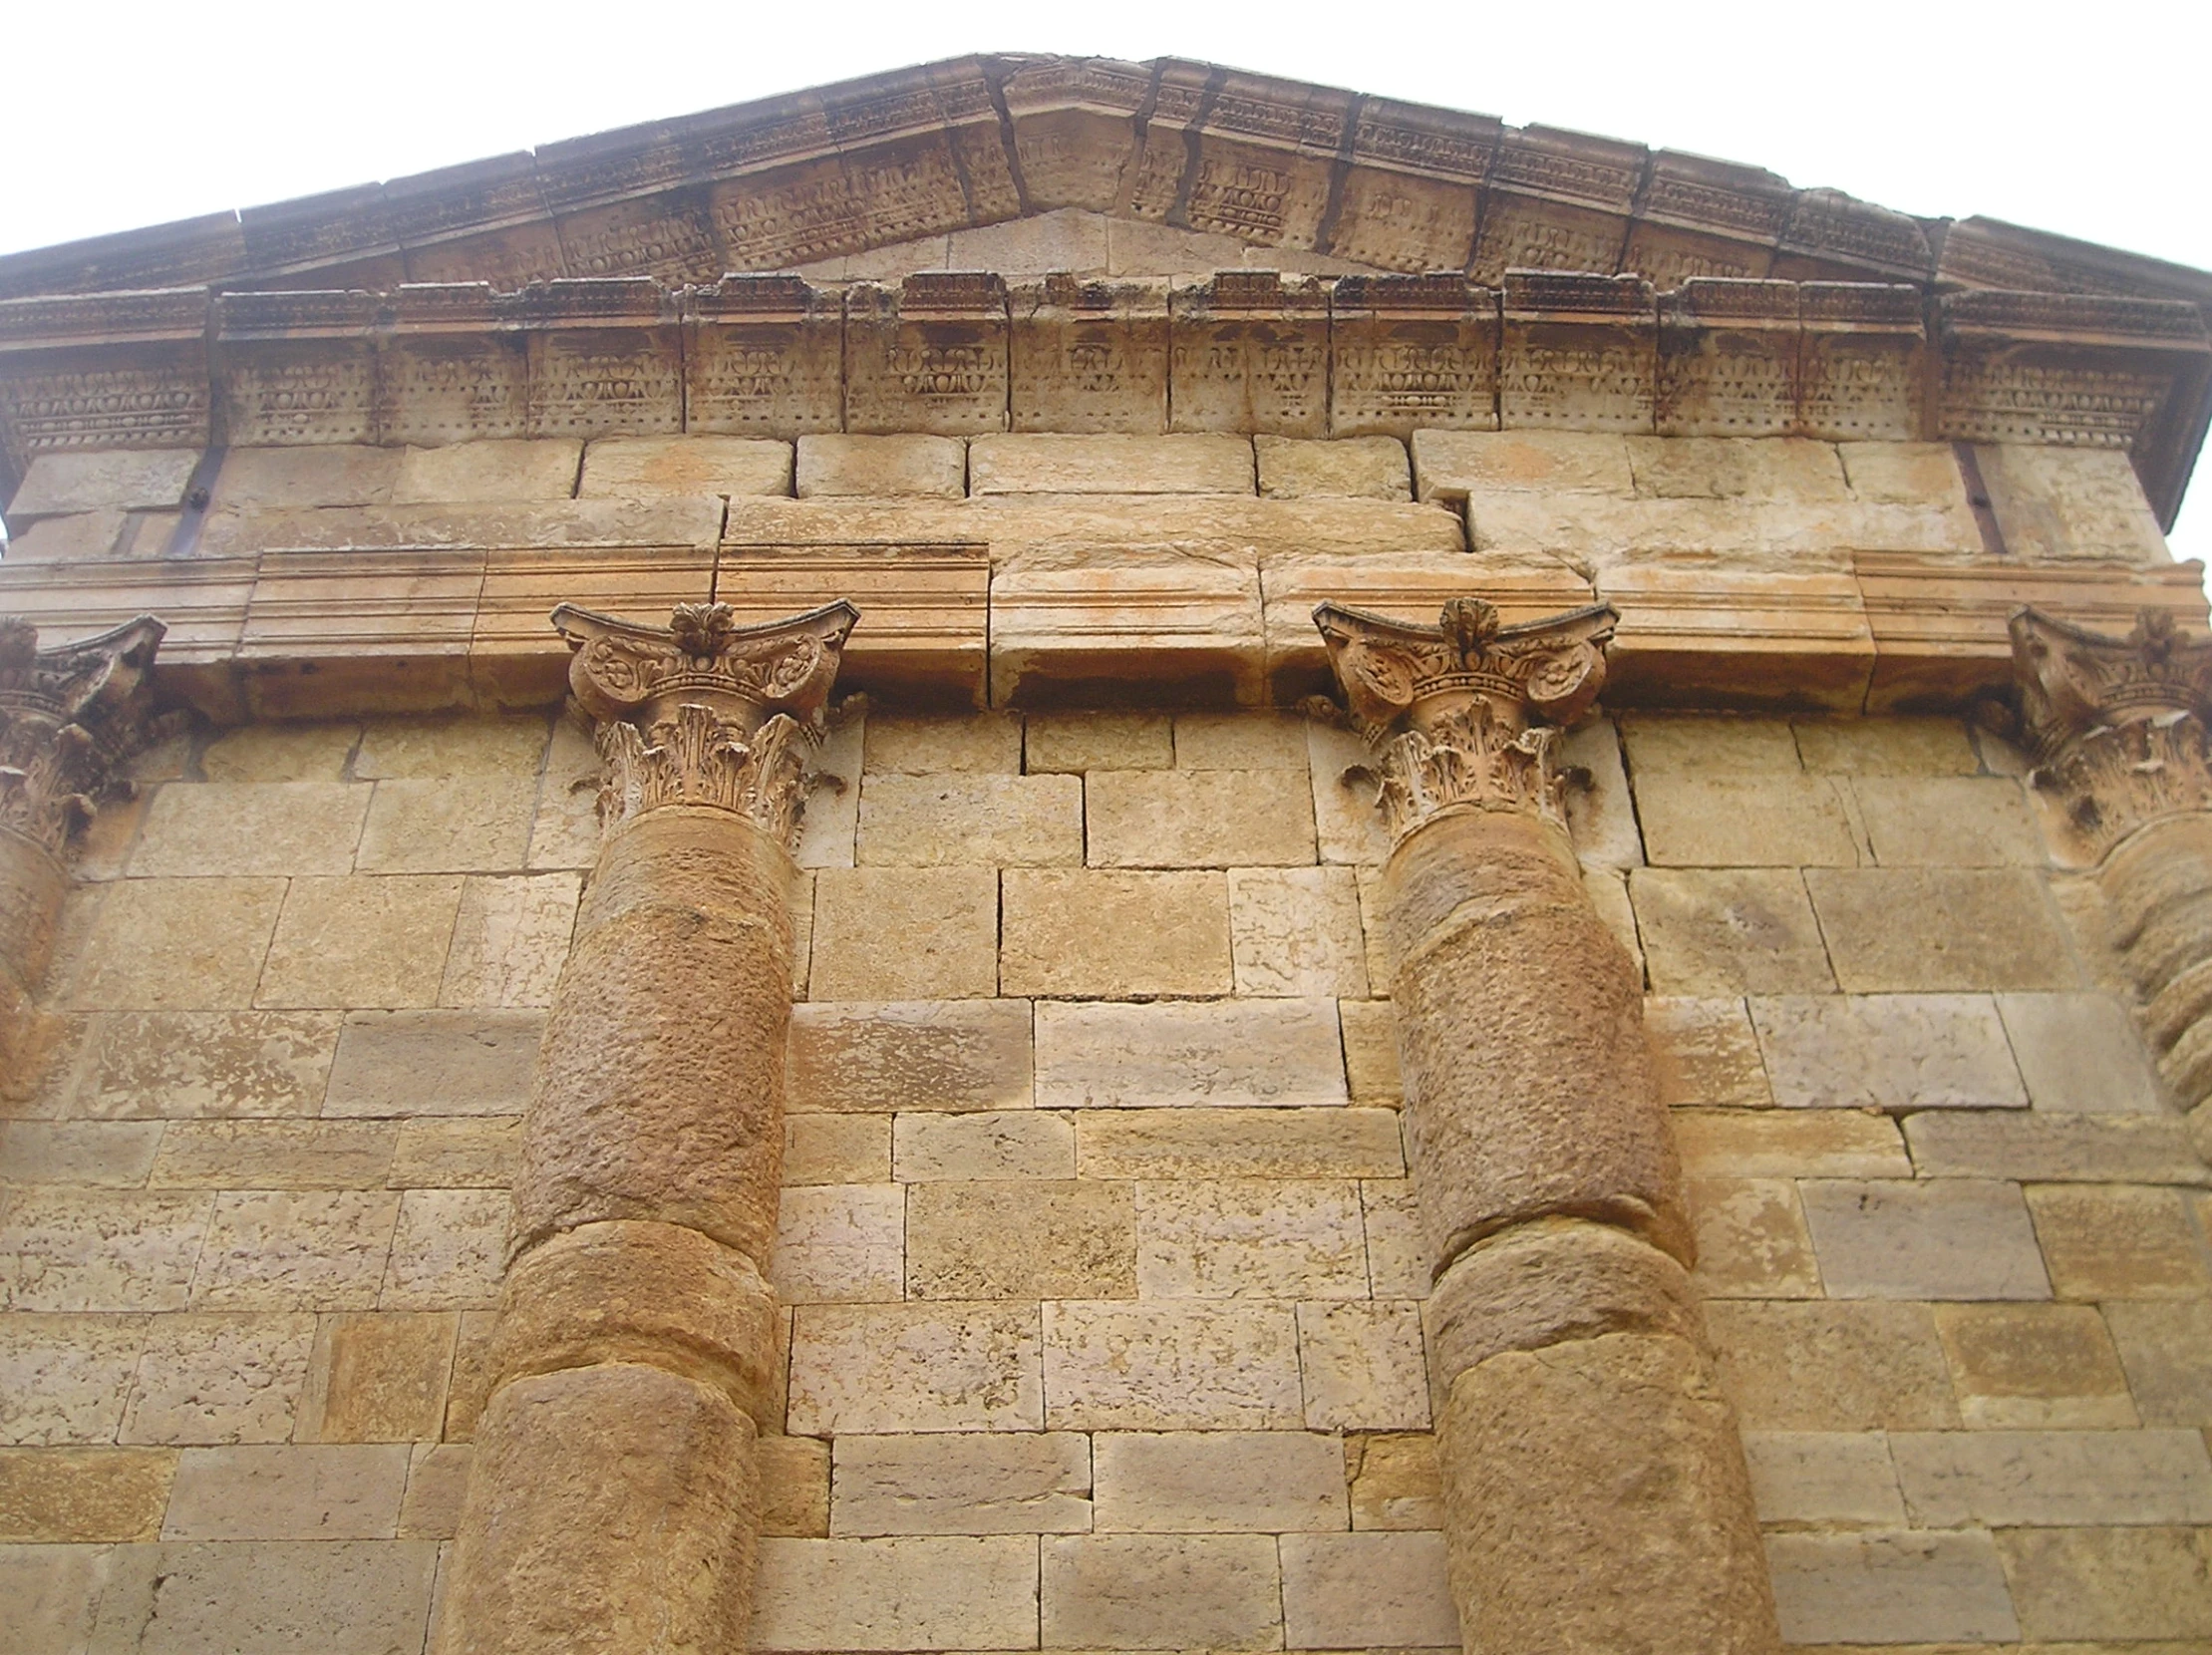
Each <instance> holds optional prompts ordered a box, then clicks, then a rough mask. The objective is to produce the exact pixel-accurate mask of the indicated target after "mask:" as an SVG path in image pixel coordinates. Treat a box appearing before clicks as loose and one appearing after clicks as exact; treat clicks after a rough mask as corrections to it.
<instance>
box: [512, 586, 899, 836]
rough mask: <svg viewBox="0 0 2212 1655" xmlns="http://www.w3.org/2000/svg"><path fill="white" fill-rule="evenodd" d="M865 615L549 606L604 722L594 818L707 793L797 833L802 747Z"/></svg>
mask: <svg viewBox="0 0 2212 1655" xmlns="http://www.w3.org/2000/svg"><path fill="white" fill-rule="evenodd" d="M859 618H860V613H859V611H858V610H857V609H855V608H853V607H852V605H851V604H849V603H846V602H843V601H842V600H840V601H838V602H836V603H832V604H828V605H826V606H825V607H823V608H820V609H814V610H809V611H808V612H807V613H805V614H803V615H794V616H792V617H790V619H788V620H780V621H770V622H767V623H766V624H763V625H758V626H740V625H739V624H738V623H737V619H736V615H735V612H734V611H733V610H732V609H731V607H730V605H729V604H727V603H680V604H678V605H677V606H676V609H675V612H674V613H673V614H671V615H670V617H669V624H668V625H666V626H641V625H639V624H638V623H637V622H635V621H626V620H618V619H616V618H615V617H613V616H611V615H601V614H596V613H594V612H593V611H591V610H589V609H579V608H576V607H575V606H573V605H572V604H566V603H564V604H562V605H561V606H560V607H559V608H557V609H555V610H554V611H553V614H552V621H553V625H554V626H556V627H557V628H559V630H560V633H561V636H562V637H564V638H566V639H567V640H568V645H569V647H570V648H571V649H573V650H574V651H575V652H576V653H575V656H574V658H573V659H572V660H571V661H570V662H569V664H568V684H569V688H570V689H571V690H572V691H574V693H575V697H576V700H577V702H578V704H579V705H581V706H582V708H583V709H584V711H585V712H587V713H589V714H590V715H591V716H592V717H593V718H594V719H595V720H597V721H598V737H599V757H600V759H601V761H602V762H603V763H604V765H605V767H606V780H605V783H604V785H603V786H602V787H601V788H600V790H599V815H600V820H601V821H602V822H603V823H605V824H606V826H608V827H613V826H615V825H616V824H618V823H620V822H625V821H627V820H629V819H630V818H632V817H635V816H638V815H641V814H642V813H644V812H646V811H649V810H653V809H655V808H656V807H658V806H662V805H706V806H712V807H714V808H716V809H720V810H725V811H729V812H732V813H733V814H735V815H738V816H743V817H746V818H748V819H749V820H751V821H752V822H753V823H754V824H755V825H756V826H758V827H760V828H761V829H762V831H764V832H766V833H768V834H769V835H770V836H771V837H773V838H775V839H777V840H778V841H779V842H780V843H784V844H790V842H791V841H792V839H793V838H794V836H795V835H796V833H797V831H798V809H799V800H800V783H801V781H802V779H803V777H804V774H805V769H806V758H807V756H808V754H810V753H811V752H812V751H813V749H814V748H816V747H817V746H819V744H820V741H821V736H822V732H823V729H824V727H825V723H826V717H827V709H828V703H829V691H830V687H831V686H832V685H833V684H834V683H835V682H836V679H837V667H838V663H839V661H840V660H841V659H842V655H843V650H844V643H845V638H846V636H847V635H848V634H849V633H850V632H851V631H852V627H853V623H854V622H856V621H857V620H859Z"/></svg>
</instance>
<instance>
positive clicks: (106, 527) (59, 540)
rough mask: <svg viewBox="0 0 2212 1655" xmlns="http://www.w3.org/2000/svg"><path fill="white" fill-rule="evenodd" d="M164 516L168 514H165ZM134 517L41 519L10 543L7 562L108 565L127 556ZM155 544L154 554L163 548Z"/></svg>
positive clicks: (81, 514) (93, 514) (109, 513)
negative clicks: (112, 560) (110, 561)
mask: <svg viewBox="0 0 2212 1655" xmlns="http://www.w3.org/2000/svg"><path fill="white" fill-rule="evenodd" d="M162 515H163V516H166V515H168V513H166V512H164V513H162ZM131 522H132V519H131V514H130V513H129V512H126V511H115V510H102V511H73V512H71V513H70V514H69V515H67V516H64V517H41V518H39V519H37V520H36V521H34V522H30V523H27V524H25V525H24V526H23V527H21V528H19V529H17V530H16V531H15V533H14V534H12V535H11V536H10V537H9V539H8V561H9V562H11V563H16V564H24V565H28V564H33V563H86V562H106V561H108V560H109V559H110V558H114V557H119V556H125V555H128V551H127V549H126V548H127V547H129V546H131V545H132V544H133V543H134V542H133V541H132V540H131V538H130V535H131ZM162 543H163V542H162V541H161V540H160V539H156V540H155V541H154V548H153V552H152V553H148V554H147V555H152V554H158V551H159V549H160V546H161V545H162Z"/></svg>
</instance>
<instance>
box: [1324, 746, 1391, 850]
mask: <svg viewBox="0 0 2212 1655" xmlns="http://www.w3.org/2000/svg"><path fill="white" fill-rule="evenodd" d="M1306 741H1307V757H1308V763H1309V766H1310V769H1311V777H1312V782H1313V794H1314V828H1315V834H1316V837H1317V838H1318V840H1319V842H1320V846H1321V859H1322V860H1323V861H1325V862H1357V863H1360V864H1362V865H1365V866H1371V867H1380V866H1382V865H1383V863H1384V862H1385V861H1387V860H1388V859H1389V857H1390V853H1391V836H1390V832H1389V829H1387V828H1386V827H1384V826H1383V813H1382V812H1381V811H1380V810H1379V809H1378V808H1377V807H1376V802H1375V784H1374V783H1373V782H1372V781H1369V780H1368V779H1367V777H1366V774H1365V770H1366V767H1367V766H1368V764H1369V762H1370V759H1371V757H1372V755H1370V754H1369V752H1368V748H1367V743H1365V742H1363V741H1362V740H1360V738H1359V736H1358V735H1356V734H1355V733H1354V732H1352V731H1350V730H1338V729H1334V728H1332V727H1331V726H1329V725H1327V724H1324V723H1322V722H1321V721H1320V720H1318V719H1316V720H1312V721H1310V722H1309V723H1308V724H1307V726H1306Z"/></svg>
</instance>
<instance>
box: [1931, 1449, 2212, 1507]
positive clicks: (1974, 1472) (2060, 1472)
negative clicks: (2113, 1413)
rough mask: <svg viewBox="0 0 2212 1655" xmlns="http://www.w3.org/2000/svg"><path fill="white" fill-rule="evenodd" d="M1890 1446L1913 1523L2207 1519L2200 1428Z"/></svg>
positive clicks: (2208, 1493) (2208, 1477) (2210, 1499)
mask: <svg viewBox="0 0 2212 1655" xmlns="http://www.w3.org/2000/svg"><path fill="white" fill-rule="evenodd" d="M1890 1453H1891V1455H1892V1456H1893V1457H1894V1458H1895V1461H1896V1464H1897V1476H1898V1480H1899V1482H1900V1484H1901V1486H1902V1487H1903V1490H1904V1495H1905V1502H1906V1504H1907V1505H1908V1506H1909V1507H1910V1508H1911V1511H1912V1515H1913V1521H1914V1525H1915V1526H1917V1527H1922V1528H1960V1527H1965V1526H1968V1525H1970V1524H1971V1525H1978V1526H1985V1527H1993V1528H2015V1527H2026V1526H2035V1527H2053V1528H2056V1527H2068V1526H2076V1525H2078V1526H2083V1527H2086V1526H2090V1525H2096V1524H2107V1523H2201V1522H2204V1521H2205V1520H2206V1513H2207V1512H2212V1460H2207V1458H2206V1456H2205V1450H2204V1438H2203V1437H2202V1435H2200V1434H2199V1433H2197V1432H2194V1431H1971V1432H1962V1431H1948V1432H1900V1433H1897V1434H1895V1435H1893V1436H1892V1437H1891V1438H1890Z"/></svg>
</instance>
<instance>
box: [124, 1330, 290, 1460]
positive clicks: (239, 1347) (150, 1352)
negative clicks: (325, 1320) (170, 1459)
mask: <svg viewBox="0 0 2212 1655" xmlns="http://www.w3.org/2000/svg"><path fill="white" fill-rule="evenodd" d="M314 1342H315V1318H314V1317H313V1316H310V1315H305V1314H300V1315H275V1316H267V1315H262V1316H254V1315H245V1316H241V1315H218V1316H157V1317H155V1318H154V1319H153V1321H151V1322H150V1323H148V1324H147V1331H146V1354H145V1356H144V1357H143V1358H142V1359H141V1361H140V1363H139V1372H138V1377H137V1379H136V1380H135V1382H134V1383H133V1385H132V1389H131V1402H130V1406H129V1407H128V1408H127V1409H126V1410H125V1412H124V1416H123V1434H122V1440H123V1441H124V1442H126V1443H281V1442H285V1441H287V1440H288V1439H289V1438H290V1437H291V1435H292V1430H293V1422H294V1420H295V1418H296V1416H297V1411H298V1407H299V1402H300V1393H301V1390H302V1388H303V1387H304V1386H305V1384H306V1382H307V1370H308V1361H309V1357H310V1354H311V1352H312V1349H313V1346H314Z"/></svg>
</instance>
